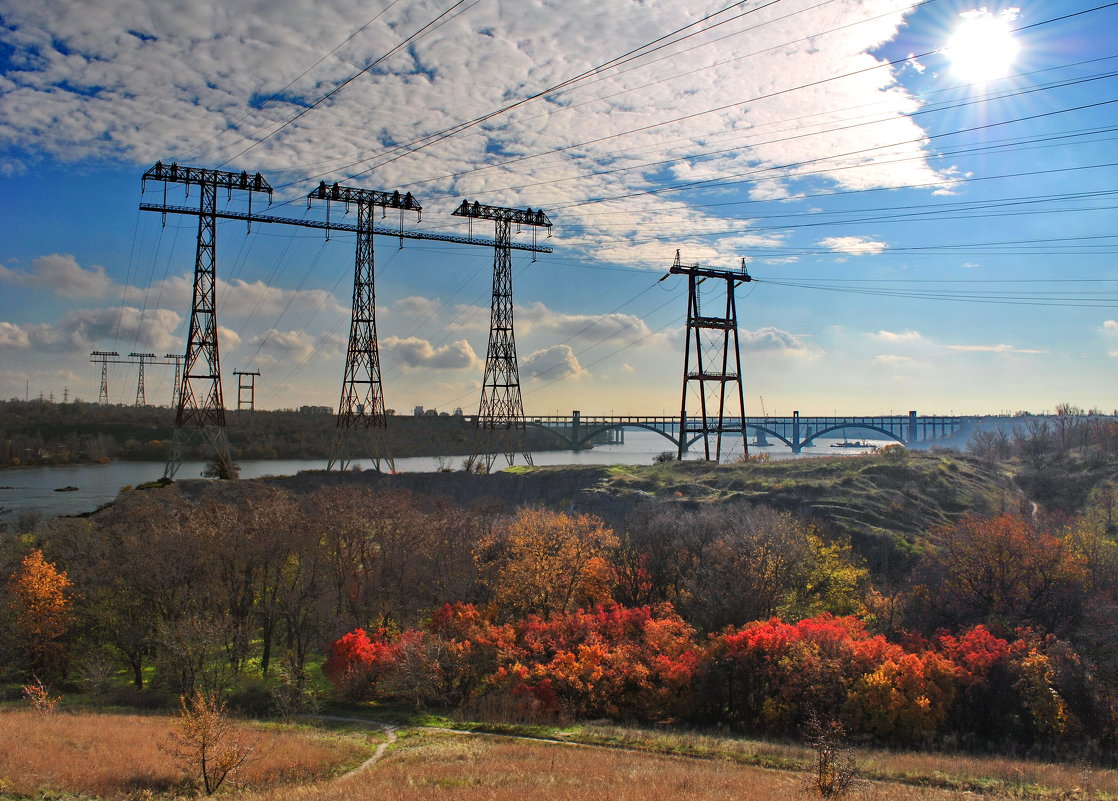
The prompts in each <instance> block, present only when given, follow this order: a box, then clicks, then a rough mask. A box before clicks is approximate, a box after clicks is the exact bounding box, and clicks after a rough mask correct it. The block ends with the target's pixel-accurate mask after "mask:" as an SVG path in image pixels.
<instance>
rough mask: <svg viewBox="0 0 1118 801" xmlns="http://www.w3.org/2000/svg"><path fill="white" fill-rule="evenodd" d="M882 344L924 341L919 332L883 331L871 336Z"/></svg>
mask: <svg viewBox="0 0 1118 801" xmlns="http://www.w3.org/2000/svg"><path fill="white" fill-rule="evenodd" d="M869 336H870V337H871V338H873V339H876V340H878V341H881V342H919V341H920V340H922V339H923V337H922V336H921V335H920V332H919V331H912V330H909V331H885V330H881V331H878V332H877V333H875V334H870V335H869Z"/></svg>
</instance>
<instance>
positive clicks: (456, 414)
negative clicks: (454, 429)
mask: <svg viewBox="0 0 1118 801" xmlns="http://www.w3.org/2000/svg"><path fill="white" fill-rule="evenodd" d="M454 416H455V417H461V416H462V407H461V406H459V407H458V408H457V409H455V410H454Z"/></svg>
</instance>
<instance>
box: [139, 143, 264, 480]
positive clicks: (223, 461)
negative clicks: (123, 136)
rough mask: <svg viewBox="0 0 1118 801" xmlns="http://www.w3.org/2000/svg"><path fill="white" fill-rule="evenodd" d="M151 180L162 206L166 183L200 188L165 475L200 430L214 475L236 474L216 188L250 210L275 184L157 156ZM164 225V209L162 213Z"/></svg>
mask: <svg viewBox="0 0 1118 801" xmlns="http://www.w3.org/2000/svg"><path fill="white" fill-rule="evenodd" d="M148 181H162V182H163V197H164V206H166V196H167V184H183V185H184V186H185V190H186V193H187V197H189V196H190V187H191V186H192V185H193V186H197V187H198V195H199V199H198V212H197V214H198V242H197V248H196V250H195V257H194V293H193V301H192V303H191V307H190V329H189V334H188V335H187V340H186V352H185V354H184V356H183V371H182V379H181V380H182V384H181V386H180V388H179V398H178V404H177V405H176V410H175V431H174V435H173V438H172V440H171V456H170V458H169V459H168V461H167V467H166V470H165V471H164V475H165V476H166V477H167V478H174V476H175V473H176V472H178V469H179V467H180V466H181V465H182V460H183V457H184V455H185V453H186V450H187V448H188V447H189V445H190V444H191V443H192V442H193V441H194V440H195V438H197V437H198V436H199V435H200V436H201V437H202V438H203V439H204V440H205V442H206V444H207V445H208V446H209V448H208V449H209V451H210V453H211V454H212V456H213V460H214V467H215V468H216V475H217V476H218V477H219V478H233V477H234V476H235V469H234V467H233V458H232V454H231V453H230V451H229V436H228V434H227V433H226V431H225V400H224V398H223V396H222V391H221V360H220V357H219V352H218V337H217V332H218V329H217V303H216V295H217V293H216V291H215V289H216V284H217V214H218V211H217V190H218V189H225V190H227V191H228V195H229V198H230V199H231V198H232V196H233V190H238V191H241V192H246V193H247V194H248V202H249V214H250V216H251V213H252V197H253V195H254V194H255V193H257V192H263V193H264V194H267V195H268V199H269V202H270V201H271V196H272V187H271V186H270V185H269V184H268V182H267V181H265V180H264V178H263V177H262V176H261V175H260V173H256V174H255V175H249V174H248V173H246V172H239V173H238V172H224V171H222V170H207V169H202V168H199V167H180V166H179V165H177V164H171V165H165V164H164V163H163V162H161V161H157V162H156V163H155V166H153V167H152V168H151V169H149V170H148V171H147V172H145V173H144V176H143V179H142V182H141V186H142V187H143V188H146V186H147V182H148ZM163 217H164V224H166V212H164V215H163Z"/></svg>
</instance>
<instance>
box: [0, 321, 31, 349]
mask: <svg viewBox="0 0 1118 801" xmlns="http://www.w3.org/2000/svg"><path fill="white" fill-rule="evenodd" d="M30 344H31V337H29V336H28V335H27V332H26V331H24V330H23V328H21V327H20V326H18V325H16V324H15V323H8V322H0V348H26V347H27V346H28V345H30Z"/></svg>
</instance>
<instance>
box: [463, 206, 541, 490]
mask: <svg viewBox="0 0 1118 801" xmlns="http://www.w3.org/2000/svg"><path fill="white" fill-rule="evenodd" d="M453 213H454V216H456V217H467V218H469V220H470V233H471V234H472V233H473V221H474V220H475V219H481V220H493V222H494V225H495V227H496V233H495V235H494V237H493V239H494V244H493V302H492V306H491V310H490V316H489V347H488V348H487V349H486V354H485V376H484V378H483V379H482V382H481V402H480V404H479V405H478V415H477V434H478V436H477V442H476V444H475V446H474V454H473V456H472V457H471V462H474V461H475V460H477V459H484V460H485V470H486V472H489V470H490V469H491V468H492V467H493V462H494V461H495V460H496V458H497V454H498V453H503V454H504V455H505V459H506V460H507V461H508V463H509V466H510V467H511V466H512V463H513V461H514V460H515V458H516V454H517V452H519V453H521V454H522V455H523V456H524V461H525V463H527V464H529V465H530V464H532V455H531V454H530V453H529V452H528V449H527V447H526V445H525V442H524V430H525V426H524V401H523V398H522V397H521V394H520V373H519V371H518V369H517V366H516V337H515V336H514V335H513V318H512V251H511V244H512V224H513V223H516V230H517V232H518V233H519V231H520V228H521V226H524V225H527V226H531V227H532V244H533V245H535V238H536V233H537V231H538V229H539V228H546V229H547V234H548V236H550V235H551V220H549V219H548V218H547V215H546V214H544V213H543V211H532V209H530V208H528V209H511V208H503V207H500V206H483V205H482V204H480V203H478V202H477V201H476V200H475V201H474V202H473V203H469V202H468V201H465V200H463V201H462V205H461V206H459V207H458V208H457V209H455V210H454V212H453Z"/></svg>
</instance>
